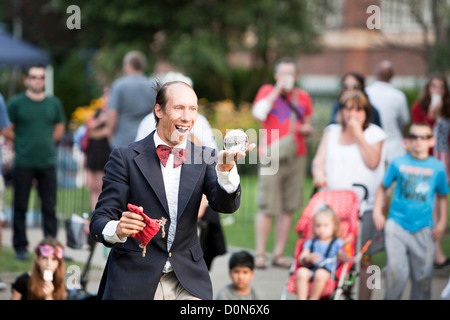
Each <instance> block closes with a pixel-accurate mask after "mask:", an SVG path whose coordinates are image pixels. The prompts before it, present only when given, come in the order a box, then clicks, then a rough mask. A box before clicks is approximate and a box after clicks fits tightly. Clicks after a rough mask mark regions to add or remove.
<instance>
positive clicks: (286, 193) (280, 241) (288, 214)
mask: <svg viewBox="0 0 450 320" xmlns="http://www.w3.org/2000/svg"><path fill="white" fill-rule="evenodd" d="M305 170H306V158H305V157H296V158H294V159H292V160H284V161H281V162H280V169H279V174H280V175H281V177H280V185H281V190H282V191H281V195H280V196H281V197H282V202H281V205H282V208H283V210H282V214H281V215H280V216H279V217H278V219H277V224H276V228H275V247H274V252H273V256H274V259H275V260H274V263H275V264H278V265H281V266H285V267H289V266H290V261H287V260H286V259H281V257H282V256H283V253H284V248H285V246H286V242H287V239H288V237H289V233H290V231H291V225H292V215H293V213H294V211H296V210H299V209H300V208H301V207H302V204H303V180H304V177H305Z"/></svg>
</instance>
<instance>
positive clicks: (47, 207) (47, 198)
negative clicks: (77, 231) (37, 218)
mask: <svg viewBox="0 0 450 320" xmlns="http://www.w3.org/2000/svg"><path fill="white" fill-rule="evenodd" d="M37 179H38V185H37V190H38V193H39V197H40V198H41V205H42V218H43V224H44V237H53V238H56V234H57V231H58V222H57V219H56V211H55V210H56V209H55V208H56V192H57V186H56V171H55V168H54V167H51V168H46V169H39V170H38V175H37Z"/></svg>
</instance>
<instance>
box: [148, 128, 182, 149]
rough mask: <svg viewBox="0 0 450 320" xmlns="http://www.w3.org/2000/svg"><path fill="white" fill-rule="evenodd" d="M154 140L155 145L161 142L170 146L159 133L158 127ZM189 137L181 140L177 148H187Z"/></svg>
mask: <svg viewBox="0 0 450 320" xmlns="http://www.w3.org/2000/svg"><path fill="white" fill-rule="evenodd" d="M153 141H154V142H155V146H156V147H157V146H159V145H160V144H163V145H166V146H169V145H168V144H167V143H165V142H164V141H163V140H162V139H161V138H160V137H159V135H158V128H156V132H155V134H154V135H153ZM186 144H187V139H186V140H184V141H183V142H181V143H180V144H178V145H176V146H175V148H182V149H186Z"/></svg>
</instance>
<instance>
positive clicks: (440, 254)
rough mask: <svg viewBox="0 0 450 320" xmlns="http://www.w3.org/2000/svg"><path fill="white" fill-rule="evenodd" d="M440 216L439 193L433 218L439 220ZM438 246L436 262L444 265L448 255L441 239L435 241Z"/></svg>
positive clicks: (435, 199) (438, 264)
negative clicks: (443, 248)
mask: <svg viewBox="0 0 450 320" xmlns="http://www.w3.org/2000/svg"><path fill="white" fill-rule="evenodd" d="M438 218H439V205H438V198H437V195H436V196H435V198H434V209H433V219H434V221H437V220H438ZM435 247H436V254H435V256H434V263H435V265H436V266H437V267H439V266H444V265H445V264H446V263H448V261H447V256H446V255H445V253H444V251H443V250H442V246H441V241H440V240H439V241H436V242H435Z"/></svg>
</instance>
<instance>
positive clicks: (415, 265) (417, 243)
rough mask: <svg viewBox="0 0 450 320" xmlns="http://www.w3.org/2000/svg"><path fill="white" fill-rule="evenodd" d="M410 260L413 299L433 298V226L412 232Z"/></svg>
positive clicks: (411, 297) (411, 296)
mask: <svg viewBox="0 0 450 320" xmlns="http://www.w3.org/2000/svg"><path fill="white" fill-rule="evenodd" d="M410 238H411V239H410V241H409V242H408V244H409V261H410V270H411V295H410V299H411V300H430V299H431V278H432V274H433V261H434V256H435V249H434V246H435V243H434V241H433V238H432V236H431V228H423V229H421V230H419V231H417V232H415V233H412V234H411V237H410Z"/></svg>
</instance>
